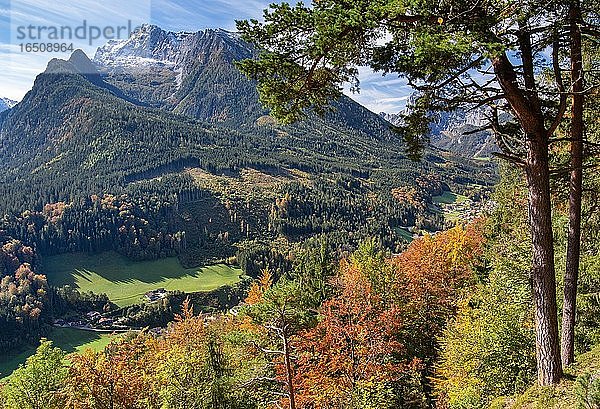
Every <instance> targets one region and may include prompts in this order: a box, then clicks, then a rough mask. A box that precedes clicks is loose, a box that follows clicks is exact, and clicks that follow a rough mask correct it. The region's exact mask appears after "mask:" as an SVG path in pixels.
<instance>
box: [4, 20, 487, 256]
mask: <svg viewBox="0 0 600 409" xmlns="http://www.w3.org/2000/svg"><path fill="white" fill-rule="evenodd" d="M251 55H252V49H251V48H250V47H249V46H248V45H247V44H245V43H244V42H243V41H241V40H240V39H239V38H238V37H237V36H236V35H235V34H232V33H229V32H226V31H224V30H205V31H200V32H197V33H170V32H166V31H164V30H162V29H160V28H158V27H156V26H148V25H146V26H143V27H141V28H140V29H139V30H138V31H137V32H136V33H135V34H134V35H133V36H132V37H131V38H130V39H128V40H124V41H120V42H110V43H108V44H107V45H106V46H104V47H101V48H100V49H99V50H98V52H97V53H96V56H95V59H94V61H91V60H90V59H89V58H88V57H87V56H86V55H85V54H84V53H83V52H81V51H79V50H78V51H76V52H74V53H73V55H72V56H71V57H70V59H69V60H67V61H64V60H57V59H55V60H52V61H50V63H49V64H48V67H47V69H46V71H45V72H44V73H42V74H40V75H39V76H38V77H37V79H36V81H35V84H34V86H33V88H32V90H31V91H30V92H29V93H28V94H27V95H26V96H25V97H24V99H23V100H22V101H21V103H19V104H18V105H17V106H15V107H14V108H13V109H12V110H10V111H7V112H5V113H3V114H1V115H0V135H1V136H0V137H1V139H2V141H3V143H2V145H1V146H0V159H1V160H0V169H1V170H2V176H1V177H0V178H1V180H2V182H3V183H2V185H1V187H0V209H1V210H2V212H4V213H7V212H9V213H12V214H15V215H18V214H21V213H22V212H23V211H24V210H31V211H42V210H43V208H44V206H46V205H47V204H51V205H52V204H57V203H62V202H64V203H66V204H67V206H66V208H65V209H64V214H63V213H61V217H62V218H63V220H62V222H61V223H60V224H57V223H56V221H50V220H49V217H48V215H47V214H44V213H43V212H42V214H40V215H39V218H41V219H46V220H41V221H39V222H36V223H34V225H35V226H36V229H34V230H35V231H34V232H32V231H31V229H28V231H27V232H26V233H25V232H24V230H23V228H24V227H25V226H26V225H27V224H28V223H30V222H28V221H27V218H23V217H14V218H12V219H8V220H9V221H8V225H7V228H8V231H9V232H11V233H12V234H13V235H15V236H16V237H18V238H22V239H27V240H33V241H35V242H36V243H37V244H38V246H39V248H41V249H46V250H45V251H46V252H49V254H54V253H57V252H58V253H60V252H64V251H81V250H86V249H88V248H89V247H90V246H92V247H94V248H97V249H105V248H106V247H108V248H106V249H108V250H122V247H123V246H125V247H129V245H126V244H124V243H125V242H126V241H127V240H129V239H127V238H122V240H120V241H119V240H116V238H115V235H116V234H117V233H116V232H115V230H116V229H118V228H119V226H121V225H122V223H124V221H119V220H114V216H110V219H107V220H106V221H105V222H102V223H103V225H104V226H105V228H106V229H107V230H108V231H109V233H106V234H104V235H103V236H102V238H94V237H96V236H98V233H97V231H96V230H94V229H92V228H91V225H90V224H88V223H90V222H91V223H94V224H97V223H98V220H99V218H100V219H101V218H102V217H109V216H108V215H105V216H100V214H95V215H91V216H90V215H88V216H85V219H86V220H89V222H86V223H83V219H82V217H83V216H82V215H83V214H89V210H88V209H89V208H90V206H92V207H93V200H92V201H90V197H92V196H94V195H95V196H100V197H103V196H106V195H116V197H117V199H119V200H120V202H121V203H129V205H130V206H133V207H134V208H136V209H137V210H135V211H134V213H135V217H136V218H139V220H140V222H139V223H146V221H147V220H154V221H153V222H151V223H150V224H149V226H152V227H151V228H150V230H148V231H147V232H146V233H147V234H148V235H150V236H151V237H154V235H156V234H159V233H160V234H162V236H165V235H171V236H172V235H175V234H177V233H179V234H180V235H183V234H187V236H186V240H185V246H184V247H185V249H179V250H177V249H173V250H172V252H171V251H169V252H168V254H166V255H172V254H173V252H175V253H181V252H184V253H192V254H195V255H193V256H189V257H187V258H186V257H184V258H186V259H189V263H190V264H197V263H198V260H199V259H202V258H205V257H203V256H200V254H201V253H203V251H204V250H206V251H204V252H205V253H206V252H208V254H210V255H211V257H213V256H217V255H218V254H219V253H220V254H221V256H224V255H230V254H231V251H232V250H227V251H224V252H223V251H222V250H219V249H220V248H221V247H222V246H221V245H219V243H221V244H222V242H223V240H220V241H219V240H217V237H218V236H222V234H223V233H225V232H227V233H228V235H227V237H228V240H227V246H226V248H230V247H229V246H230V245H231V244H233V243H236V242H239V241H240V240H242V239H255V238H262V239H267V240H272V239H273V238H274V237H276V236H278V235H284V236H285V237H287V238H288V239H291V240H293V241H298V240H303V239H304V238H307V237H310V236H312V235H314V234H320V233H330V232H331V233H333V232H336V233H338V234H339V233H341V232H342V231H346V232H348V233H352V234H350V235H345V237H346V239H345V240H350V242H352V243H356V242H357V241H358V240H359V239H360V237H365V236H368V235H375V236H380V237H382V239H383V240H384V242H385V243H386V245H388V246H390V247H391V248H393V249H394V250H396V249H397V247H398V246H399V245H400V244H401V243H403V241H404V239H403V238H402V235H398V234H397V233H395V231H396V230H395V229H396V227H397V226H415V225H416V224H418V226H417V227H418V228H424V229H428V230H436V229H440V228H441V227H442V226H443V220H442V219H440V215H439V214H437V213H436V212H434V211H431V210H429V208H428V206H427V203H428V202H431V197H432V196H434V195H437V194H441V193H442V191H444V190H450V189H452V190H457V191H459V192H462V191H463V190H464V189H465V188H468V189H472V186H485V185H488V184H489V183H490V181H492V180H493V178H494V170H493V168H492V167H488V166H480V165H476V164H473V163H470V162H468V161H465V160H459V159H455V158H453V157H452V156H450V155H448V154H447V153H439V152H437V151H435V150H431V151H429V152H427V153H426V155H425V158H424V160H423V161H422V162H418V163H415V162H412V161H410V160H408V159H407V158H406V156H405V155H404V153H403V144H402V143H401V141H400V140H398V139H397V137H396V136H395V135H394V134H392V133H391V132H390V130H389V129H388V125H387V123H386V122H385V121H384V120H382V119H381V118H380V117H379V116H378V115H375V114H373V113H371V112H370V111H368V110H367V109H365V108H364V107H362V106H360V105H358V104H357V103H355V102H353V101H352V100H350V99H348V98H345V97H344V98H342V99H341V100H340V101H338V103H337V105H336V108H337V109H336V111H335V112H333V113H331V114H329V115H328V116H327V117H325V118H319V117H311V118H310V119H309V120H307V121H305V122H303V123H300V124H297V125H294V126H280V125H278V124H276V123H275V122H274V121H273V120H272V119H271V118H270V117H268V116H266V115H265V112H264V111H263V110H262V109H261V108H260V106H259V103H258V96H257V94H256V91H255V84H254V83H252V82H251V81H249V80H247V79H245V77H243V76H242V75H241V74H240V73H239V71H238V70H237V68H236V67H235V65H234V64H233V63H234V62H235V61H237V60H239V59H241V58H246V57H249V56H251ZM150 79H151V80H150ZM190 169H191V170H193V172H191V173H190V171H189V170H190ZM253 171H254V172H258V176H259V179H262V180H271V181H272V183H268V182H267V186H266V187H265V186H264V184H263V187H262V188H261V187H260V185H255V183H256V181H252V182H251V185H252V186H255V188H252V189H250V190H248V189H247V188H240V184H239V183H237V182H236V181H239V180H241V179H240V178H242V177H243V176H242V175H243V174H244V172H246V173H247V172H253ZM199 173H202V174H203V175H204V176H203V178H202V180H198V179H197V178H195V177H194V175H197V174H199ZM269 175H272V176H274V177H275V178H271V176H269ZM464 175H469V176H467V177H465V176H464ZM222 177H224V178H225V180H227V184H229V185H231V186H236V187H235V188H230V189H227V190H223V189H219V188H216V187H215V186H217V185H218V183H219V180H220V178H222ZM269 178H271V179H269ZM207 179H208V182H209V183H207ZM242 185H243V184H242ZM397 189H404V190H406V189H408V190H413V191H414V192H413V193H410V195H408V196H407V195H404V194H403V195H399V194H397V193H394V192H396V191H397ZM23 192H30V193H31V194H24V193H23ZM120 195H127V196H124V197H121V196H120ZM148 198H152V201H153V202H155V203H157V206H158V207H157V208H156V213H150V214H149V210H148V209H147V206H145V205H143V204H142V203H143V202H144V201H147V200H148ZM279 198H287V199H286V201H285V204H284V207H281V204H279V205H277V206H276V201H277V200H278V199H279ZM373 206H377V207H378V208H379V209H381V212H379V214H378V215H377V216H376V218H377V219H378V220H377V222H376V223H373V222H369V221H368V220H369V219H370V218H371V217H372V215H371V214H370V213H371V210H370V209H372V208H373ZM159 209H162V210H159ZM94 212H96V210H95V211H94ZM109 213H110V212H109ZM188 215H189V216H188ZM36 217H37V216H36ZM186 220H188V221H187V222H186ZM191 220H193V222H190V221H191ZM144 226H146V227H144V229H148V227H147V226H148V224H144ZM45 229H50V230H52V231H53V232H54V233H53V234H52V235H48V234H46V233H43V231H44V230H45ZM73 231H76V234H75V233H73ZM182 237H183V236H182ZM54 240H56V242H55V241H54ZM49 241H52V244H49V243H48V242H49ZM90 241H92V242H93V243H95V244H89V242H90ZM144 241H145V240H144ZM180 241H181V240H180ZM119 242H121V243H120V244H115V243H119ZM181 242H182V243H183V241H181ZM86 243H88V244H86ZM197 246H200V247H201V248H203V249H204V250H199V249H198V248H197ZM171 247H172V246H171V245H169V248H171ZM208 248H212V250H210V251H208V250H207V249H208ZM135 252H136V250H127V251H125V253H126V254H127V255H128V256H130V257H132V256H133V257H136V258H142V259H143V258H147V257H156V256H150V255H149V254H146V253H144V255H135V254H134V253H135ZM192 260H196V261H192Z"/></svg>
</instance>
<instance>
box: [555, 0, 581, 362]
mask: <svg viewBox="0 0 600 409" xmlns="http://www.w3.org/2000/svg"><path fill="white" fill-rule="evenodd" d="M569 19H570V26H571V28H570V37H571V82H572V91H573V103H572V106H571V138H570V139H571V173H570V183H569V232H568V236H567V260H566V268H565V276H564V303H563V314H562V340H561V354H562V363H563V365H570V364H572V363H573V362H574V360H575V316H576V310H577V303H576V301H577V281H578V276H579V258H580V251H581V196H582V179H583V168H582V167H583V132H584V123H583V104H584V96H583V91H584V89H583V87H584V84H583V61H582V52H581V28H580V23H581V9H580V6H579V2H578V1H577V0H575V1H574V2H573V3H572V4H571V7H570V11H569Z"/></svg>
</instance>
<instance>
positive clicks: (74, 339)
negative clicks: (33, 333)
mask: <svg viewBox="0 0 600 409" xmlns="http://www.w3.org/2000/svg"><path fill="white" fill-rule="evenodd" d="M113 337H114V336H112V335H110V334H99V333H97V332H89V331H81V330H77V329H72V328H53V329H52V331H51V332H50V334H49V335H48V339H49V340H51V341H52V342H53V343H54V346H57V347H59V348H61V349H62V350H64V351H65V352H67V353H69V354H71V353H74V352H83V351H84V350H86V349H88V348H90V349H93V350H94V351H100V350H102V349H104V347H105V346H106V345H108V344H109V343H110V340H111V339H112V338H113ZM34 353H35V348H28V349H26V350H24V351H21V352H18V353H14V354H3V355H0V380H2V379H3V378H6V377H7V376H9V375H10V374H11V373H12V372H13V371H14V370H15V369H17V368H18V366H19V365H20V364H23V363H25V360H26V359H27V358H28V357H29V356H31V355H33V354H34Z"/></svg>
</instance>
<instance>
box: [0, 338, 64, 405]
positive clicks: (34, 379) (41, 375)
mask: <svg viewBox="0 0 600 409" xmlns="http://www.w3.org/2000/svg"><path fill="white" fill-rule="evenodd" d="M64 357H65V353H64V352H63V351H61V350H60V348H54V347H53V346H52V342H51V341H47V340H45V339H42V342H41V344H40V346H39V347H38V348H37V350H36V352H35V354H33V355H32V356H30V357H29V358H27V361H26V363H25V365H22V366H20V367H19V368H18V369H16V370H15V371H14V372H13V374H12V376H11V377H10V378H9V380H8V382H7V383H6V385H5V386H4V387H3V388H2V389H0V393H1V395H2V397H1V398H0V399H1V400H3V401H4V406H1V405H0V407H3V408H6V409H58V408H62V407H63V405H64V402H63V400H62V395H61V390H62V387H63V382H64V380H65V378H66V376H67V368H66V367H65V366H64V364H63V359H64Z"/></svg>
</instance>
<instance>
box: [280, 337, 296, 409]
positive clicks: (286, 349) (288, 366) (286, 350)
mask: <svg viewBox="0 0 600 409" xmlns="http://www.w3.org/2000/svg"><path fill="white" fill-rule="evenodd" d="M283 355H284V360H285V371H286V376H287V387H288V395H289V399H290V409H296V396H295V393H294V374H293V372H292V358H291V353H290V346H289V340H288V336H287V334H286V333H285V330H284V335H283Z"/></svg>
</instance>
